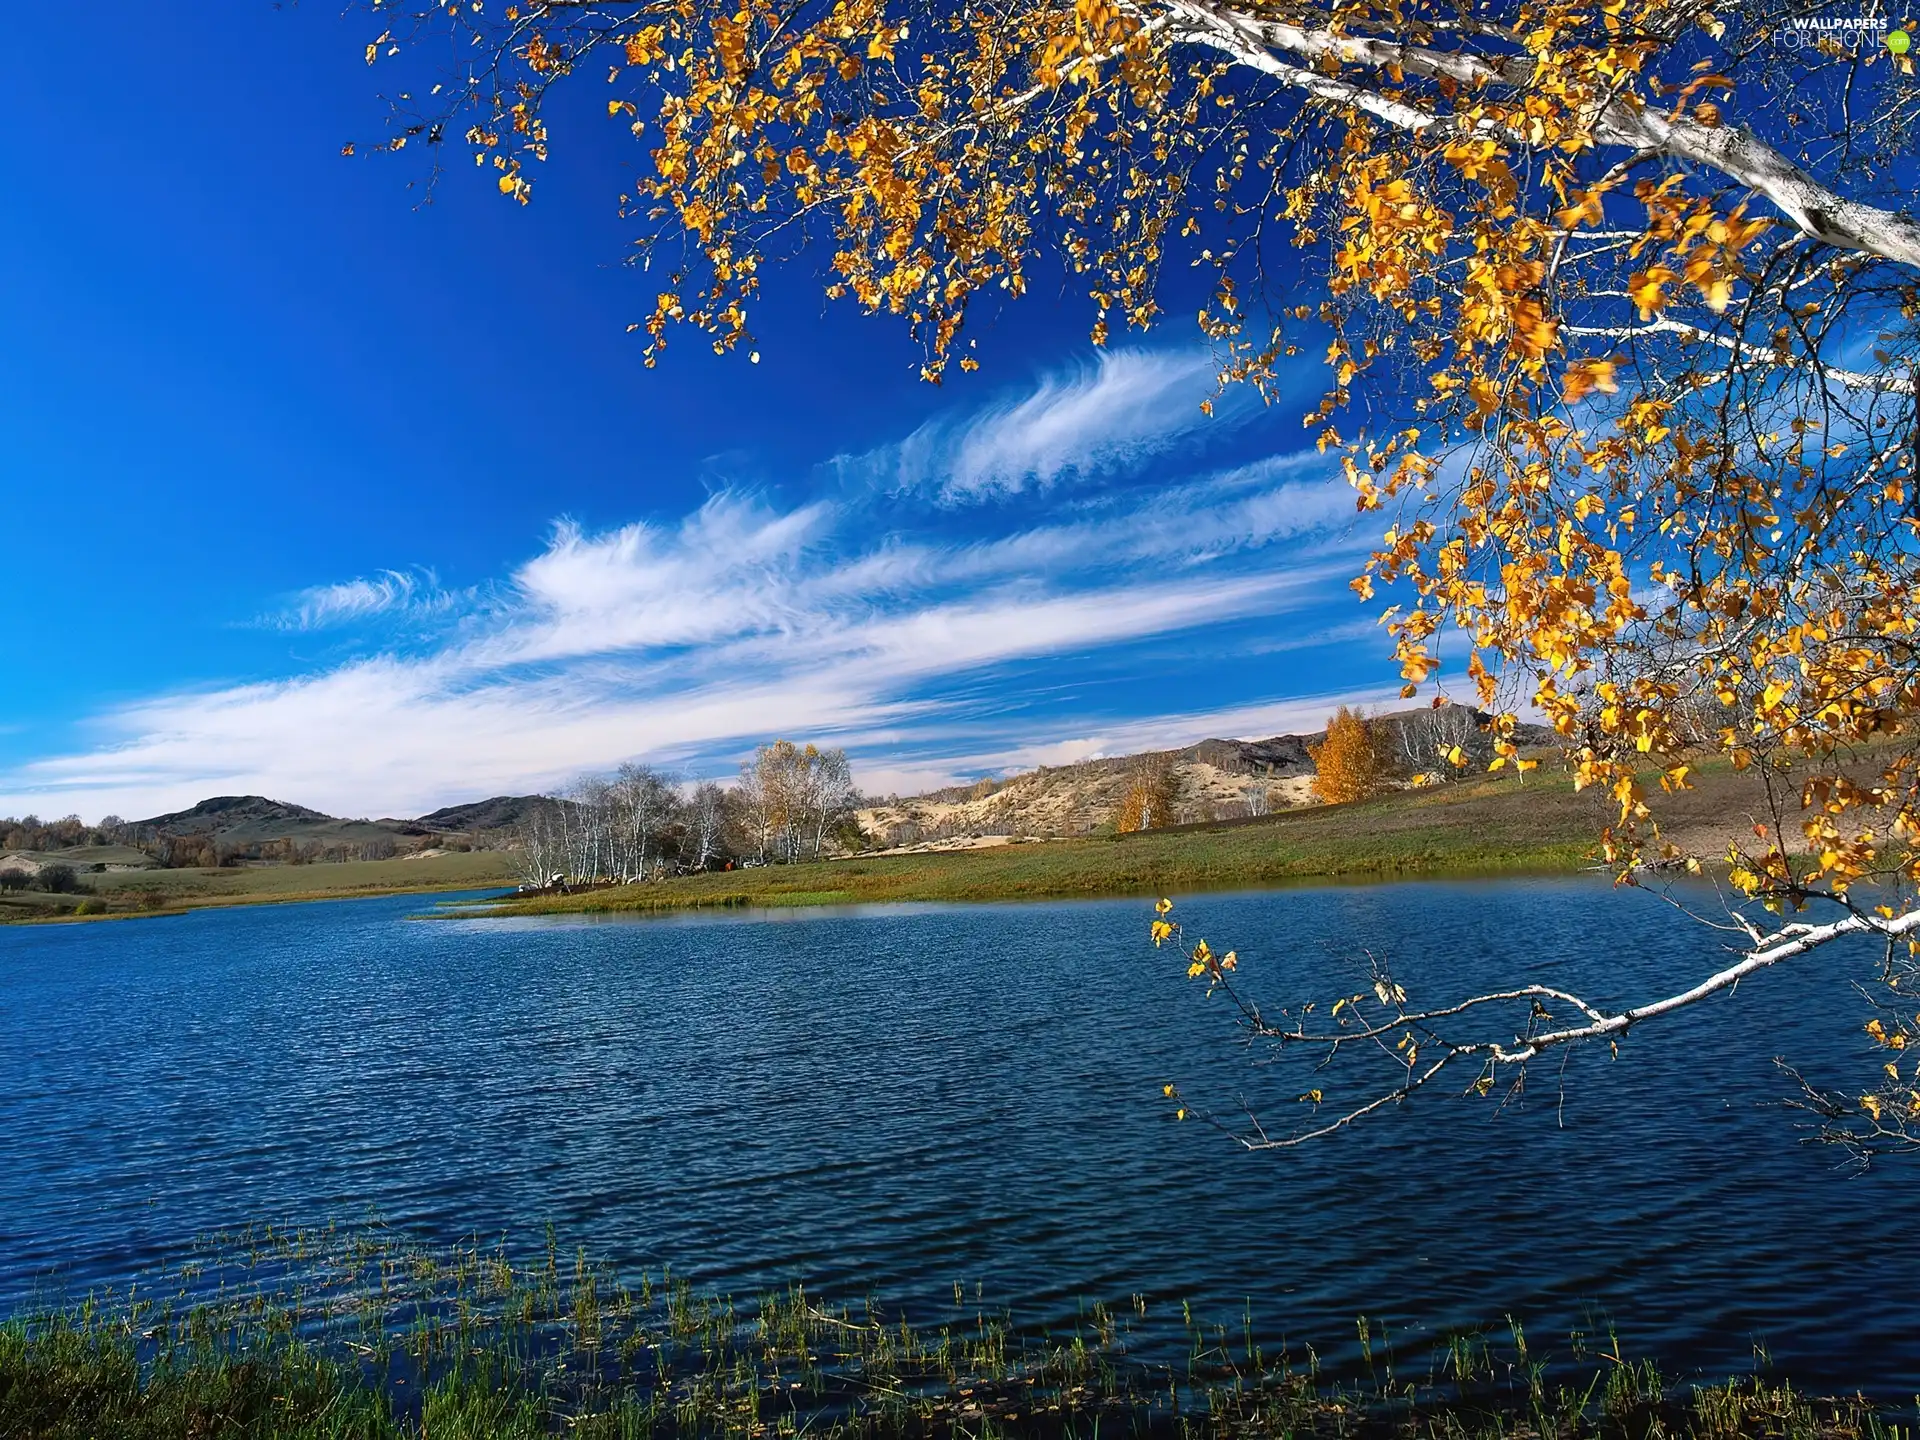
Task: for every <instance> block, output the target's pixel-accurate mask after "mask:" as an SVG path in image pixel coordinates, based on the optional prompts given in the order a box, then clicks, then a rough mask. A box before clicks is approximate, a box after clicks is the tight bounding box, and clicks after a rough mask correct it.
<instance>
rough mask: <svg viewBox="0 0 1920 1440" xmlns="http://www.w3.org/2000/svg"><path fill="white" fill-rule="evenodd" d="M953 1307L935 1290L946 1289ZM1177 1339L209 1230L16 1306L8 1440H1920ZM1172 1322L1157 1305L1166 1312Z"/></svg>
mask: <svg viewBox="0 0 1920 1440" xmlns="http://www.w3.org/2000/svg"><path fill="white" fill-rule="evenodd" d="M939 1308H940V1309H941V1310H943V1311H946V1307H945V1306H944V1304H942V1305H941V1306H940V1307H939ZM1179 1313H1180V1317H1181V1318H1180V1333H1182V1334H1183V1335H1184V1339H1185V1352H1186V1353H1185V1355H1184V1358H1183V1359H1182V1360H1180V1361H1178V1362H1176V1363H1173V1364H1150V1363H1147V1362H1145V1361H1143V1360H1141V1359H1139V1358H1137V1357H1136V1356H1135V1355H1134V1354H1133V1353H1131V1351H1130V1349H1129V1342H1130V1338H1131V1336H1132V1334H1133V1332H1134V1327H1135V1326H1136V1324H1139V1323H1141V1322H1144V1321H1145V1320H1146V1317H1147V1314H1148V1303H1147V1302H1146V1301H1145V1300H1144V1299H1143V1298H1141V1297H1134V1299H1133V1300H1132V1301H1131V1302H1129V1303H1128V1304H1127V1305H1126V1306H1124V1307H1122V1308H1121V1309H1120V1310H1119V1311H1118V1312H1116V1311H1115V1310H1112V1309H1109V1308H1107V1307H1105V1306H1101V1305H1095V1306H1093V1307H1091V1308H1090V1309H1088V1310H1087V1311H1086V1313H1085V1314H1084V1315H1083V1316H1082V1317H1081V1318H1080V1320H1079V1322H1078V1323H1077V1324H1075V1325H1074V1326H1073V1327H1072V1329H1071V1331H1070V1332H1069V1333H1055V1334H1033V1333H1027V1332H1022V1331H1019V1330H1016V1329H1015V1327H1014V1326H1013V1325H1012V1323H1011V1322H1010V1320H1009V1318H1008V1317H1007V1316H1005V1315H1004V1314H995V1313H992V1312H989V1311H988V1310H986V1309H984V1308H983V1307H982V1305H981V1303H980V1296H979V1295H978V1293H977V1291H976V1292H975V1293H972V1294H969V1293H968V1292H967V1290H966V1289H965V1288H964V1287H963V1286H960V1285H958V1284H956V1285H955V1286H954V1290H953V1305H952V1308H951V1310H950V1311H947V1312H946V1313H945V1314H943V1315H934V1316H929V1317H923V1318H922V1321H921V1323H920V1324H919V1325H917V1326H916V1325H913V1324H909V1323H908V1321H907V1320H906V1319H904V1318H902V1317H900V1316H897V1315H886V1314H883V1313H882V1312H881V1311H880V1310H879V1308H878V1307H877V1306H875V1305H873V1304H871V1303H867V1304H863V1305H859V1306H834V1305H828V1304H825V1303H822V1301H820V1300H819V1299H818V1298H816V1297H815V1296H814V1295H812V1294H810V1293H809V1292H808V1291H807V1290H806V1289H805V1288H803V1287H801V1286H793V1287H790V1288H788V1289H785V1290H780V1291H774V1292H769V1293H767V1294H763V1295H761V1296H759V1297H758V1298H757V1299H756V1300H755V1301H753V1302H752V1303H751V1304H744V1305H736V1303H735V1302H734V1301H733V1300H731V1299H728V1298H725V1297H721V1296H717V1295H714V1294H710V1293H706V1292H703V1291H697V1290H695V1289H694V1288H692V1287H691V1286H690V1285H689V1284H687V1283H686V1282H685V1281H684V1280H682V1279H678V1278H676V1277H674V1276H673V1275H671V1273H667V1272H663V1273H661V1274H659V1275H658V1276H657V1277H656V1276H655V1275H653V1274H644V1275H642V1276H641V1277H640V1279H639V1282H638V1283H637V1284H636V1285H628V1284H625V1283H622V1282H621V1281H620V1280H618V1279H617V1278H616V1277H614V1276H613V1275H611V1274H610V1273H609V1272H607V1271H606V1270H605V1269H604V1268H602V1267H600V1266H597V1265H595V1264H593V1263H592V1262H590V1261H589V1260H588V1259H587V1257H586V1256H585V1254H584V1253H582V1252H579V1251H573V1252H567V1251H563V1250H562V1248H561V1247H560V1245H559V1244H558V1243H557V1241H556V1239H555V1237H554V1236H553V1235H552V1233H551V1231H550V1232H549V1233H548V1236H547V1240H546V1244H545V1245H544V1247H541V1248H539V1249H537V1250H536V1251H535V1252H534V1253H532V1254H531V1255H512V1254H509V1252H508V1251H507V1249H506V1248H505V1247H504V1246H502V1245H493V1246H486V1245H482V1244H480V1243H478V1242H474V1243H471V1244H466V1245H460V1246H454V1247H452V1248H450V1249H443V1250H430V1249H426V1248H423V1247H419V1246H415V1245H411V1244H408V1243H405V1242H404V1241H402V1240H400V1239H398V1238H396V1237H395V1236H393V1235H392V1234H391V1233H390V1232H387V1231H385V1230H382V1229H378V1228H373V1229H366V1230H359V1231H352V1232H346V1231H341V1230H338V1229H329V1230H325V1231H303V1230H275V1229H262V1230H257V1231H248V1232H244V1233H241V1234H235V1235H224V1236H219V1237H215V1238H214V1239H213V1240H212V1241H210V1242H209V1243H208V1244H207V1245H205V1246H204V1247H202V1253H198V1254H196V1256H195V1257H194V1258H193V1259H191V1260H190V1261H188V1262H187V1263H185V1264H182V1265H180V1266H178V1267H177V1268H175V1269H174V1270H172V1271H171V1272H169V1273H167V1274H166V1275H165V1276H164V1277H161V1278H160V1279H158V1280H156V1281H155V1282H154V1283H151V1284H142V1285H138V1286H135V1287H132V1288H130V1289H128V1290H125V1291H115V1292H109V1293H105V1294H100V1295H96V1296H93V1297H91V1298H89V1299H88V1300H87V1301H86V1302H85V1303H83V1304H79V1305H66V1306H51V1305H50V1306H42V1307H41V1308H39V1309H38V1310H37V1311H34V1312H32V1313H28V1314H23V1315H21V1316H19V1317H17V1318H15V1319H13V1320H12V1321H10V1322H8V1323H7V1324H5V1325H4V1326H0V1437H5V1440H14V1437H40V1436H45V1437H61V1440H65V1437H83V1436H85V1437H109V1436H111V1437H119V1436H127V1437H137V1440H143V1437H154V1440H158V1437H162V1436H165V1437H179V1436H193V1437H203V1436H204V1437H215V1436H259V1437H287V1440H291V1437H322V1436H325V1437H340V1440H346V1437H365V1440H376V1437H401V1436H405V1437H419V1440H428V1437H431V1440H461V1437H475V1440H478V1437H501V1436H507V1437H511V1436H542V1435H575V1436H584V1437H622V1440H642V1437H644V1440H693V1437H709V1436H711V1437H728V1440H731V1437H739V1440H762V1437H768V1440H800V1437H803V1436H810V1437H820V1440H921V1437H932V1436H941V1437H947V1436H952V1437H969V1440H1014V1437H1032V1440H1101V1437H1102V1436H1107V1437H1112V1440H1122V1437H1126V1436H1133V1435H1139V1436H1164V1437H1168V1440H1209V1437H1218V1440H1230V1437H1262V1440H1265V1437H1271V1440H1282V1437H1287V1440H1320V1437H1324V1440H1347V1437H1355V1440H1367V1437H1380V1440H1387V1437H1406V1440H1526V1437H1532V1436H1537V1437H1554V1440H1561V1437H1566V1440H1575V1437H1584V1436H1597V1437H1616V1436H1617V1437H1621V1440H1652V1437H1660V1440H1669V1437H1671V1440H1686V1437H1692V1440H1734V1437H1755V1440H1758V1437H1762V1436H1765V1437H1781V1440H1853V1437H1862V1440H1908V1437H1910V1436H1911V1428H1910V1427H1908V1426H1905V1425H1903V1424H1900V1423H1895V1422H1893V1421H1891V1420H1889V1419H1888V1418H1887V1417H1885V1416H1883V1415H1881V1414H1878V1413H1876V1412H1875V1411H1873V1410H1872V1409H1871V1408H1870V1407H1869V1406H1867V1405H1866V1404H1864V1403H1863V1402H1859V1401H1844V1400H1842V1401H1820V1400H1814V1399H1811V1398H1809V1397H1807V1396H1804V1395H1801V1394H1799V1393H1798V1392H1796V1391H1794V1390H1793V1389H1792V1388H1791V1387H1790V1386H1788V1385H1785V1384H1780V1383H1777V1382H1770V1381H1763V1380H1759V1379H1747V1380H1744V1381H1736V1382H1732V1383H1729V1384H1727V1385H1725V1386H1722V1387H1718V1388H1697V1387H1696V1388H1687V1389H1684V1390H1683V1389H1677V1388H1675V1387H1671V1386H1669V1385H1667V1384H1666V1383H1665V1382H1664V1381H1663V1380H1662V1379H1661V1377H1660V1376H1659V1375H1658V1373H1657V1372H1656V1371H1655V1370H1654V1369H1653V1367H1652V1366H1650V1365H1645V1364H1639V1365H1636V1364H1632V1363H1629V1362H1628V1361H1627V1360H1626V1359H1624V1358H1623V1357H1622V1356H1620V1354H1619V1353H1618V1348H1617V1346H1613V1347H1611V1348H1610V1349H1609V1350H1607V1351H1605V1352H1595V1351H1593V1350H1591V1349H1590V1348H1588V1347H1586V1346H1583V1345H1582V1344H1580V1343H1579V1342H1578V1341H1577V1340H1576V1342H1575V1344H1574V1346H1573V1351H1574V1355H1573V1358H1572V1359H1570V1360H1567V1361H1564V1362H1561V1363H1559V1364H1556V1365H1554V1366H1551V1367H1550V1366H1548V1365H1547V1364H1545V1363H1543V1362H1542V1361H1541V1360H1540V1359H1539V1358H1538V1357H1537V1356H1536V1355H1535V1354H1534V1352H1533V1351H1532V1350H1531V1349H1530V1348H1529V1346H1528V1343H1527V1339H1526V1336H1525V1334H1524V1332H1523V1331H1522V1330H1521V1329H1520V1328H1519V1326H1517V1325H1514V1326H1511V1327H1510V1328H1509V1330H1508V1331H1507V1333H1505V1334H1504V1335H1500V1336H1487V1335H1478V1334H1471V1335H1458V1336H1453V1337H1449V1339H1448V1340H1447V1341H1446V1342H1445V1343H1444V1344H1443V1345H1441V1346H1439V1347H1437V1348H1428V1349H1424V1350H1422V1351H1421V1352H1420V1354H1419V1356H1418V1357H1417V1358H1416V1359H1415V1361H1414V1362H1413V1365H1412V1368H1407V1367H1406V1365H1405V1364H1404V1362H1401V1363H1397V1362H1396V1357H1395V1354H1394V1351H1393V1348H1392V1346H1391V1344H1390V1343H1389V1342H1388V1337H1387V1336H1386V1335H1384V1333H1382V1332H1381V1331H1380V1330H1379V1329H1378V1327H1376V1326H1374V1325H1372V1324H1370V1323H1369V1322H1367V1321H1365V1320H1362V1321H1360V1322H1359V1324H1358V1327H1357V1334H1358V1340H1359V1353H1360V1357H1361V1363H1360V1368H1359V1369H1357V1370H1356V1371H1355V1373H1354V1374H1353V1375H1352V1376H1349V1377H1346V1378H1344V1379H1342V1380H1339V1381H1336V1380H1334V1379H1333V1378H1331V1377H1330V1376H1329V1375H1328V1374H1327V1373H1325V1372H1324V1371H1323V1369H1322V1367H1321V1365H1320V1363H1319V1361H1318V1359H1317V1357H1316V1356H1315V1355H1314V1354H1313V1352H1311V1351H1307V1352H1306V1353H1305V1354H1304V1355H1301V1356H1294V1355H1286V1354H1283V1355H1279V1356H1271V1355H1267V1354H1263V1353H1262V1352H1261V1350H1260V1348H1259V1347H1258V1346H1257V1345H1256V1344H1255V1343H1254V1341H1253V1333H1252V1317H1251V1315H1250V1314H1249V1315H1245V1316H1243V1317H1241V1323H1240V1324H1239V1325H1236V1326H1232V1327H1225V1326H1210V1325H1206V1324H1203V1323H1201V1322H1200V1321H1199V1320H1197V1319H1196V1318H1195V1317H1194V1316H1193V1315H1192V1313H1191V1312H1190V1311H1188V1310H1187V1309H1186V1308H1185V1307H1181V1308H1180V1311H1179ZM1159 1318H1164V1317H1159V1316H1158V1315H1157V1314H1156V1319H1159Z"/></svg>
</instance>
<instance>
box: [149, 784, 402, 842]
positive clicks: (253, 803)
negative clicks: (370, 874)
mask: <svg viewBox="0 0 1920 1440" xmlns="http://www.w3.org/2000/svg"><path fill="white" fill-rule="evenodd" d="M406 823H407V822H402V821H374V820H341V819H338V818H336V817H335V816H332V815H325V814H322V813H321V812H320V811H318V810H310V809H308V808H307V807H306V806H305V805H294V804H290V803H289V802H287V801H285V800H269V799H268V798H267V797H266V796H264V795H216V796H214V797H213V798H212V799H211V800H202V801H201V802H200V803H199V804H198V805H195V806H193V807H192V808H191V809H188V810H176V811H174V812H173V813H172V814H170V815H155V816H153V817H152V818H151V819H148V820H136V821H134V829H135V831H136V832H138V833H139V834H141V835H143V836H144V835H152V836H154V837H155V838H158V839H163V840H179V839H205V840H212V841H215V842H216V843H218V844H220V845H223V846H226V847H229V848H233V847H241V846H248V845H254V844H258V843H261V842H265V841H277V840H318V841H324V842H327V843H333V844H350V843H355V842H369V841H375V840H381V839H386V840H391V839H392V838H393V837H394V836H395V835H396V834H398V833H401V827H402V826H403V825H404V824H406Z"/></svg>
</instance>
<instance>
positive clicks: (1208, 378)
mask: <svg viewBox="0 0 1920 1440" xmlns="http://www.w3.org/2000/svg"><path fill="white" fill-rule="evenodd" d="M1214 376H1215V365H1214V361H1213V358H1212V357H1211V356H1210V355H1209V354H1208V353H1207V352H1206V351H1204V350H1174V351H1158V350H1102V351H1100V352H1099V353H1098V354H1097V356H1096V357H1095V358H1094V360H1093V361H1092V362H1090V363H1083V364H1079V365H1076V366H1073V367H1070V368H1067V369H1063V370H1060V371H1057V372H1055V373H1052V374H1049V375H1047V376H1044V377H1043V378H1042V379H1041V380H1040V381H1039V382H1038V383H1037V384H1035V385H1033V386H1031V387H1029V388H1027V389H1025V390H1023V391H1018V392H1014V393H1010V394H1007V395H1004V396H1002V397H1001V398H1000V399H998V400H996V401H994V402H991V403H989V404H988V405H986V406H984V407H983V408H981V409H980V410H978V411H976V412H975V413H973V414H971V415H968V416H966V417H965V418H963V419H959V420H952V419H940V420H935V421H930V422H928V423H927V424H925V425H922V426H921V427H920V428H919V429H918V430H916V431H914V433H913V434H911V435H909V436H908V437H907V438H906V439H904V440H902V441H899V442H898V443H897V444H893V445H888V446H884V447H882V448H881V449H879V450H875V451H872V452H870V453H869V454H867V455H863V456H860V457H858V458H857V459H847V460H844V461H843V462H842V463H843V466H844V467H846V468H851V469H852V470H853V471H855V472H856V473H859V474H862V475H865V476H867V477H870V478H871V479H873V480H875V481H877V482H878V483H880V484H882V485H885V486H890V487H892V488H895V489H899V490H916V491H926V492H929V493H932V494H934V495H936V496H938V497H939V498H940V499H941V500H943V501H945V502H947V503H949V504H961V503H967V502H973V501H979V500H983V499H988V498H991V497H993V496H995V495H1005V494H1010V493H1013V492H1016V491H1022V490H1027V489H1038V488H1045V487H1047V486H1049V485H1052V484H1054V483H1056V482H1057V481H1060V480H1062V479H1063V478H1066V477H1068V476H1074V477H1078V478H1081V479H1091V478H1093V477H1095V476H1099V475H1103V474H1112V473H1118V472H1124V471H1129V470H1132V469H1135V468H1137V467H1138V466H1140V465H1141V464H1143V463H1145V462H1146V461H1148V460H1150V459H1152V458H1153V457H1155V456H1157V455H1161V454H1164V453H1165V452H1166V451H1168V450H1170V449H1172V448H1173V447H1175V446H1177V445H1179V444H1180V443H1181V442H1182V441H1183V440H1186V439H1188V438H1190V437H1191V436H1193V435H1194V434H1195V433H1196V432H1198V431H1200V430H1202V429H1204V428H1207V427H1209V426H1211V427H1214V428H1219V427H1221V426H1222V425H1223V424H1225V423H1226V422H1225V421H1224V420H1221V419H1211V418H1209V417H1208V416H1207V415H1206V413H1205V412H1203V411H1202V410H1201V408H1200V406H1201V404H1202V402H1204V401H1206V400H1207V399H1208V398H1209V397H1210V396H1212V394H1213V392H1214V390H1215V388H1216V387H1215V379H1214ZM1229 408H1233V407H1232V406H1229Z"/></svg>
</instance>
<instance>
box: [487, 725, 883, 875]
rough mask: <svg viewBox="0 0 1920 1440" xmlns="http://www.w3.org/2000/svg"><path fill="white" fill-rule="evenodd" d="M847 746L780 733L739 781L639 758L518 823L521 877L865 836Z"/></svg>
mask: <svg viewBox="0 0 1920 1440" xmlns="http://www.w3.org/2000/svg"><path fill="white" fill-rule="evenodd" d="M859 799H860V797H859V794H858V792H857V791H856V790H855V789H854V784H853V772H852V768H851V766H850V765H849V764H848V761H847V755H846V752H845V751H844V750H838V749H822V748H820V747H819V746H817V745H811V744H808V745H795V744H794V743H793V742H791V741H788V740H776V741H774V742H773V743H772V744H769V745H762V746H761V747H760V748H759V749H757V750H756V751H755V752H754V753H753V756H752V758H751V759H749V760H748V761H746V763H745V764H744V765H742V766H741V770H740V778H739V780H738V782H736V783H735V784H733V785H731V786H727V785H721V784H718V783H717V782H715V781H712V780H703V781H700V782H698V783H688V782H686V781H684V780H682V779H681V778H680V777H678V776H676V775H674V774H673V773H672V772H671V771H668V770H662V769H658V768H655V767H654V766H651V765H643V764H639V763H637V762H630V763H628V764H625V765H622V766H621V767H620V768H619V769H618V770H616V771H614V772H613V773H612V774H611V775H584V776H581V777H580V778H579V779H577V780H575V781H574V782H573V783H572V784H570V785H568V786H566V787H565V788H564V789H562V790H559V791H556V792H554V793H553V794H550V795H547V796H545V797H543V800H542V803H541V804H539V805H537V806H535V807H533V809H532V810H531V811H530V812H529V813H528V815H527V817H526V818H525V819H524V820H523V821H522V822H521V824H520V825H519V826H518V828H517V831H516V837H515V839H516V844H515V852H516V854H517V855H518V857H519V858H518V868H519V870H520V874H521V878H522V879H523V880H524V881H525V882H526V883H527V884H529V885H534V886H545V885H548V884H551V883H553V882H554V881H555V880H556V879H560V880H562V881H564V882H566V883H572V884H604V883H609V882H618V883H625V882H630V881H635V880H650V879H654V878H657V877H659V876H661V875H667V874H688V873H691V872H694V871H700V870H711V869H718V868H723V867H725V866H726V865H729V864H739V863H756V864H770V863H791V862H793V861H796V860H805V859H812V858H815V857H818V856H820V855H822V854H824V853H827V852H828V851H830V850H833V849H848V848H857V847H858V846H859V844H860V843H861V836H860V830H859V826H858V824H857V823H856V822H855V820H854V809H855V807H856V806H857V804H858V803H859Z"/></svg>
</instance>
